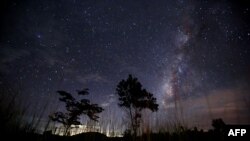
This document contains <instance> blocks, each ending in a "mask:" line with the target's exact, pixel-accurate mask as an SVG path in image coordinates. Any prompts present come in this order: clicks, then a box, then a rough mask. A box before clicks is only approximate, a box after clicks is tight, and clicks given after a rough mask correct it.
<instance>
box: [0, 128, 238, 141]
mask: <svg viewBox="0 0 250 141" xmlns="http://www.w3.org/2000/svg"><path fill="white" fill-rule="evenodd" d="M1 138H5V140H16V139H18V140H22V141H131V140H136V141H213V140H216V141H224V140H228V138H227V137H226V136H225V133H224V132H222V131H217V130H210V131H208V132H203V131H202V130H200V131H198V130H196V129H193V130H186V131H180V132H179V133H172V134H170V133H148V134H143V135H142V136H139V137H137V138H133V137H132V136H129V135H127V136H124V137H107V136H105V135H103V134H101V133H96V132H89V133H83V134H79V135H74V136H58V135H52V134H43V135H40V134H34V133H18V134H12V135H11V134H9V135H8V134H5V135H1ZM230 140H231V139H230ZM237 140H239V138H238V139H237Z"/></svg>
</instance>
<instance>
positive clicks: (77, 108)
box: [49, 89, 103, 135]
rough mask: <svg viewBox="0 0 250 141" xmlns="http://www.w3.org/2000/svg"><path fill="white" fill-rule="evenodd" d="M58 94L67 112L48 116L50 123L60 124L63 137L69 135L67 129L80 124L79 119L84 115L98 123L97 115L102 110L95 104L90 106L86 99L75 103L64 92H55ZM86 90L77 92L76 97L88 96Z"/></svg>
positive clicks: (74, 100) (71, 97) (69, 95)
mask: <svg viewBox="0 0 250 141" xmlns="http://www.w3.org/2000/svg"><path fill="white" fill-rule="evenodd" d="M57 92H58V93H59V94H60V96H61V97H60V98H59V100H60V101H62V102H64V103H65V104H66V105H65V106H66V110H67V112H65V113H63V112H55V113H53V114H52V115H50V116H49V118H50V119H51V120H52V121H56V122H59V123H62V124H63V125H64V128H65V132H64V134H65V135H69V129H70V127H71V125H79V124H81V123H80V121H79V117H80V116H81V115H82V114H84V115H87V116H88V117H89V118H90V119H91V120H94V121H98V118H99V117H98V116H97V114H98V113H101V112H102V111H103V108H101V107H99V106H98V105H97V104H91V103H90V101H89V100H88V99H81V100H80V101H77V100H76V99H75V98H74V97H73V96H72V95H71V94H70V93H68V92H65V91H57ZM88 94H89V92H88V89H84V90H82V91H78V95H81V96H84V95H88Z"/></svg>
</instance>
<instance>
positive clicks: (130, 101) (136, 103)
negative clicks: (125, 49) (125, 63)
mask: <svg viewBox="0 0 250 141" xmlns="http://www.w3.org/2000/svg"><path fill="white" fill-rule="evenodd" d="M116 92H117V94H118V95H119V103H118V105H119V106H120V107H123V108H125V110H126V112H127V114H128V116H129V118H130V122H131V128H132V134H133V135H134V136H136V135H137V129H138V128H139V126H140V121H141V111H142V110H143V109H150V110H151V111H152V112H154V111H157V110H158V104H157V103H156V98H154V97H153V94H151V93H149V92H147V91H146V89H144V88H142V85H141V83H140V82H139V81H138V80H137V78H133V76H132V75H131V74H130V75H129V76H128V78H127V80H122V81H120V82H119V84H118V85H117V88H116Z"/></svg>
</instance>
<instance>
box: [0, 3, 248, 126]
mask: <svg viewBox="0 0 250 141" xmlns="http://www.w3.org/2000/svg"><path fill="white" fill-rule="evenodd" d="M0 10H1V11H0V19H1V23H0V76H1V77H0V87H1V89H2V88H6V87H8V88H9V89H14V90H15V91H16V92H17V93H18V94H19V95H20V97H19V98H20V101H22V102H23V103H26V105H27V103H28V105H29V109H30V110H33V111H41V110H42V109H43V108H44V105H47V107H49V108H48V110H47V113H50V112H53V111H55V110H56V109H60V108H62V107H63V105H61V106H60V104H58V100H57V99H58V94H57V93H56V91H57V90H65V91H68V92H72V93H75V90H79V89H83V88H89V92H90V95H89V98H90V99H91V100H92V101H93V102H95V103H98V104H100V105H101V106H103V107H104V109H106V110H105V112H103V115H105V114H106V115H110V112H112V113H113V115H114V117H118V118H119V117H121V118H122V113H121V110H119V108H118V107H117V96H116V93H115V88H116V85H117V84H118V82H119V81H121V80H122V79H125V78H127V76H128V74H132V75H134V76H135V77H137V78H138V79H139V81H140V82H141V83H142V85H143V87H144V88H146V89H147V90H148V91H150V92H152V93H153V94H154V96H155V97H156V98H157V102H158V104H159V105H160V110H159V111H158V113H157V114H154V115H153V116H152V120H156V119H157V121H158V122H160V123H163V122H166V119H167V121H171V119H173V118H176V116H178V117H181V118H182V119H184V120H185V121H186V122H187V123H188V124H189V125H191V126H192V125H196V126H200V127H208V126H209V125H210V123H211V119H213V118H217V117H221V118H223V119H224V120H225V121H226V122H228V123H242V124H245V123H248V124H249V123H250V121H249V119H250V110H249V106H250V96H249V92H250V87H249V86H250V49H249V43H250V27H249V25H250V23H249V21H248V20H249V17H250V16H249V10H250V8H249V5H247V4H246V1H243V0H242V1H237V2H236V1H233V0H232V1H225V0H219V1H214V0H202V1H198V0H197V1H196V0H187V1H186V0H176V1H173V0H159V1H154V0H147V1H144V0H138V1H132V0H131V1H130V0H126V1H122V0H102V1H93V0H84V1H82V0H56V1H52V0H23V1H18V0H12V1H9V0H4V1H2V2H1V4H0ZM30 107H31V108H30ZM115 114H116V116H115ZM45 115H46V114H45ZM45 117H47V115H46V116H45ZM104 117H105V116H104ZM106 118H107V116H106ZM109 118H110V119H113V118H111V117H109ZM118 121H119V120H118ZM144 121H147V120H146V119H145V120H144ZM151 126H155V127H157V126H158V125H157V124H156V122H154V124H152V125H151Z"/></svg>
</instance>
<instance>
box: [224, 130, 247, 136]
mask: <svg viewBox="0 0 250 141" xmlns="http://www.w3.org/2000/svg"><path fill="white" fill-rule="evenodd" d="M246 133H247V129H230V130H229V132H228V134H227V136H239V135H240V136H244V135H245V134H246Z"/></svg>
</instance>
